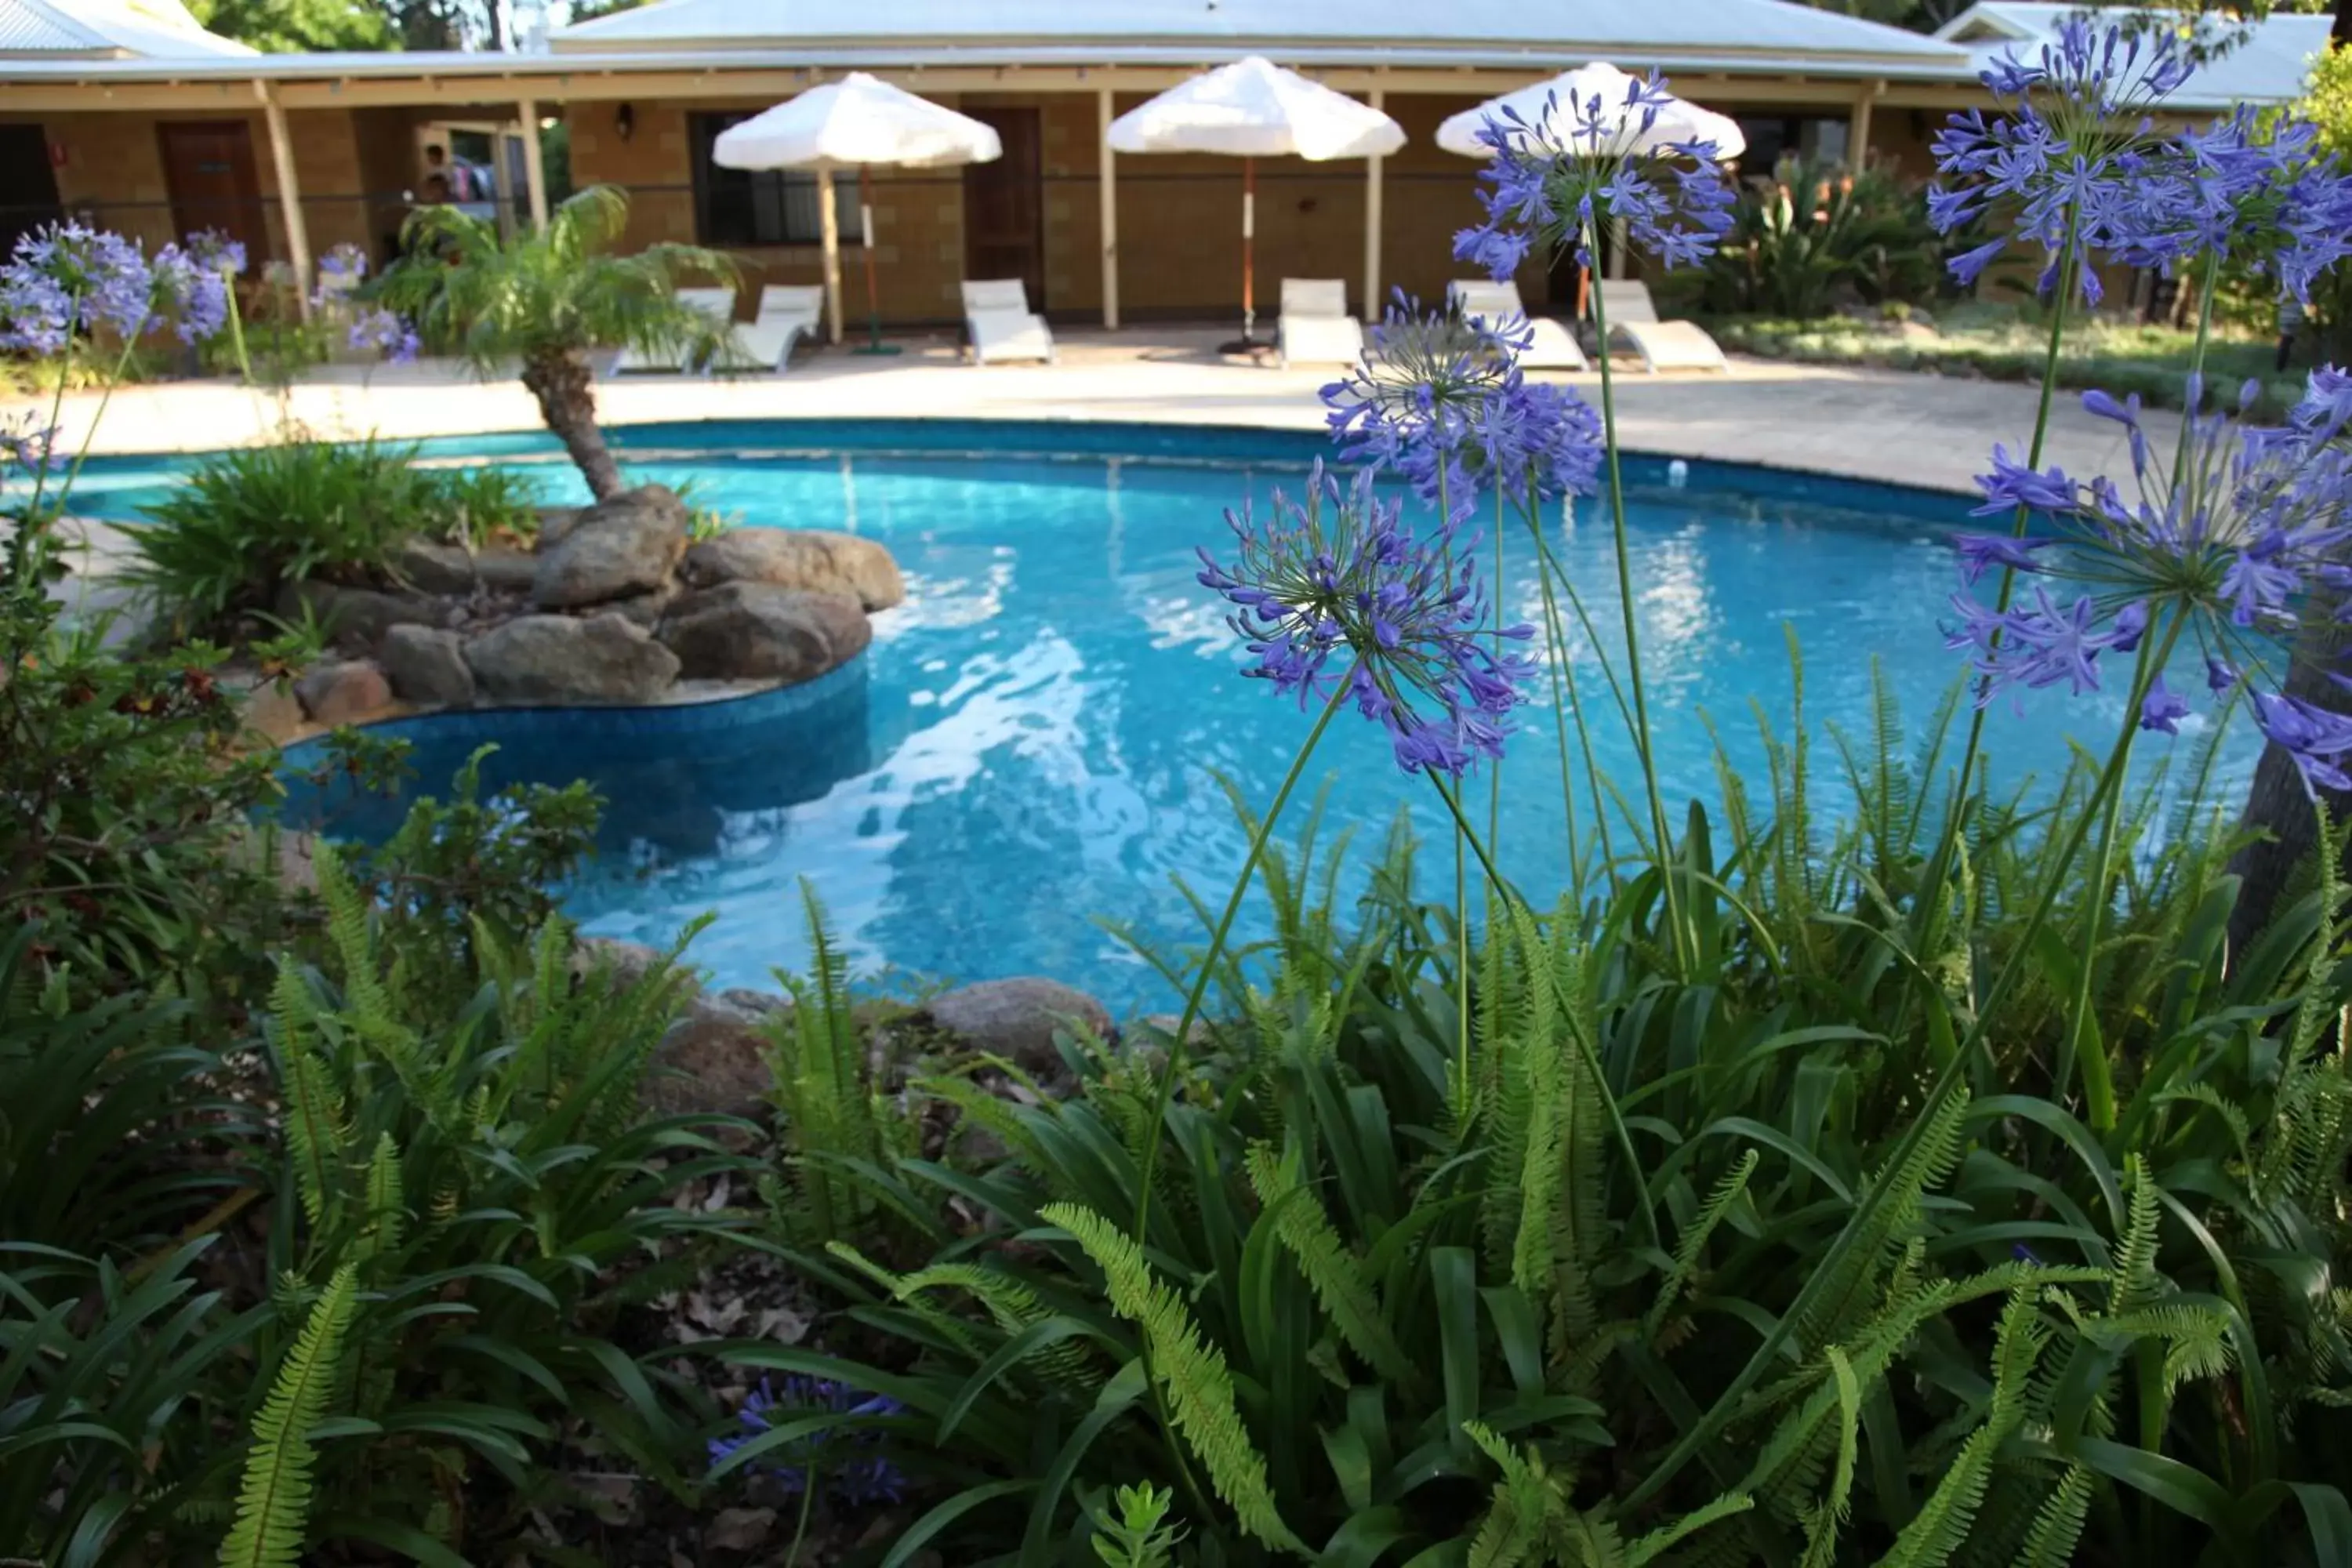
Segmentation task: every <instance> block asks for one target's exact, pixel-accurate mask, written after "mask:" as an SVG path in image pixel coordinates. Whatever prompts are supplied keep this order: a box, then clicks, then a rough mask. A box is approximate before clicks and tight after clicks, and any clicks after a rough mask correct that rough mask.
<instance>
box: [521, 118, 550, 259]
mask: <svg viewBox="0 0 2352 1568" xmlns="http://www.w3.org/2000/svg"><path fill="white" fill-rule="evenodd" d="M516 107H517V108H519V109H520V110H521V111H522V172H523V178H525V179H527V180H529V181H530V226H531V227H532V229H533V230H535V231H538V232H541V233H544V232H545V231H546V229H547V160H546V158H545V157H544V156H543V155H542V154H541V152H540V146H539V103H538V100H535V99H529V98H526V99H524V100H522V102H521V103H520V104H519V105H517V106H516Z"/></svg>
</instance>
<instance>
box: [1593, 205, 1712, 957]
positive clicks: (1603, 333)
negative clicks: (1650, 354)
mask: <svg viewBox="0 0 2352 1568" xmlns="http://www.w3.org/2000/svg"><path fill="white" fill-rule="evenodd" d="M1585 245H1586V249H1587V251H1588V253H1590V254H1592V255H1598V254H1599V253H1600V244H1599V238H1598V237H1597V236H1596V235H1594V234H1593V233H1592V231H1591V229H1590V228H1588V229H1587V230H1586V238H1585ZM1602 292H1603V291H1602V289H1601V285H1600V281H1599V279H1595V280H1594V282H1593V287H1592V329H1593V331H1595V332H1597V333H1599V334H1600V338H1601V353H1600V360H1601V436H1602V439H1603V444H1604V447H1605V449H1606V451H1607V454H1608V460H1609V521H1610V525H1611V527H1612V530H1613V531H1614V532H1615V537H1616V546H1617V598H1618V603H1619V605H1621V606H1622V609H1623V611H1624V616H1625V679H1626V684H1627V686H1628V687H1630V688H1631V689H1632V691H1633V744H1634V746H1635V747H1636V748H1637V749H1638V750H1639V751H1640V752H1641V755H1642V786H1643V790H1644V791H1646V792H1647V794H1648V796H1649V805H1650V832H1651V834H1652V836H1653V839H1652V842H1653V845H1654V853H1655V855H1656V857H1657V862H1658V880H1659V884H1660V886H1661V887H1662V888H1663V889H1664V891H1665V897H1666V923H1667V924H1668V925H1669V926H1670V927H1672V928H1673V931H1674V943H1675V966H1676V967H1677V968H1685V967H1687V965H1688V964H1689V962H1690V950H1691V943H1690V941H1689V939H1688V937H1687V936H1686V934H1685V931H1684V930H1683V919H1682V907H1681V906H1682V897H1681V893H1680V891H1679V890H1678V887H1677V883H1678V879H1677V878H1676V876H1675V868H1674V866H1673V864H1672V861H1673V858H1674V850H1673V846H1672V842H1671V840H1670V839H1669V838H1668V837H1667V834H1666V805H1665V801H1664V799H1663V798H1662V797H1661V796H1660V795H1659V794H1658V762H1657V753H1656V752H1654V750H1653V749H1652V748H1651V745H1650V705H1649V699H1648V697H1647V695H1646V694H1645V693H1644V691H1643V688H1642V641H1641V637H1642V634H1641V626H1640V619H1641V617H1640V616H1639V615H1638V614H1637V613H1636V606H1635V605H1634V603H1633V556H1632V552H1631V550H1630V548H1629V547H1628V545H1627V543H1626V541H1625V483H1624V477H1623V475H1622V473H1621V472H1620V471H1619V468H1618V462H1617V392H1616V382H1615V379H1614V378H1613V377H1612V375H1611V374H1610V370H1609V310H1608V307H1607V306H1606V305H1605V304H1604V303H1603V302H1602Z"/></svg>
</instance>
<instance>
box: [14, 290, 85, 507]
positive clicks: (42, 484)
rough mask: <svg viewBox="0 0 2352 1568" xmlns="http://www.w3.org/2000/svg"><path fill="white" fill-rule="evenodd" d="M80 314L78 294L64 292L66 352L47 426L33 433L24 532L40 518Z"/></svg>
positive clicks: (64, 399)
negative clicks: (36, 444)
mask: <svg viewBox="0 0 2352 1568" xmlns="http://www.w3.org/2000/svg"><path fill="white" fill-rule="evenodd" d="M80 314H81V295H80V294H79V293H71V294H68V295H67V296H66V352H65V355H64V357H63V358H61V359H59V360H58V389H57V391H56V392H54V393H52V394H51V395H50V396H49V421H48V426H47V428H46V429H44V430H41V431H39V432H37V434H38V435H39V436H40V437H41V464H40V467H39V468H37V469H35V470H34V473H33V500H32V504H31V505H29V506H27V507H26V509H25V517H24V521H22V522H21V523H20V524H18V526H19V527H20V528H22V529H23V530H24V531H26V534H28V535H29V534H30V533H31V532H32V531H33V529H34V528H35V527H36V526H37V524H38V523H39V521H40V516H41V498H42V497H43V496H45V495H47V493H48V488H49V452H50V447H51V444H52V443H53V442H54V441H55V440H56V438H57V433H58V420H59V419H61V418H62V417H64V415H65V406H66V384H67V383H68V382H69V381H71V380H72V379H73V363H74V333H73V322H74V320H75V318H77V317H78V316H79V315H80ZM83 439H84V440H85V441H87V440H88V439H89V437H83ZM60 504H62V503H60Z"/></svg>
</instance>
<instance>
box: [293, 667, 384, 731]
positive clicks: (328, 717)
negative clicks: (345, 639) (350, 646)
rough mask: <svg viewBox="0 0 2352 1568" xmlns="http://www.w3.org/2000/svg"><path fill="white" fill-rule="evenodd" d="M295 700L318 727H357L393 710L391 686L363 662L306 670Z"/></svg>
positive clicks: (298, 681) (376, 670) (379, 672)
mask: <svg viewBox="0 0 2352 1568" xmlns="http://www.w3.org/2000/svg"><path fill="white" fill-rule="evenodd" d="M294 696H295V699H296V700H298V701H299V702H300V703H301V704H302V711H303V712H305V713H308V714H309V715H310V721H311V722H312V723H315V724H352V723H356V722H358V721H360V720H362V719H365V718H367V717H369V716H370V715H371V714H374V713H379V712H381V711H383V710H384V709H386V708H389V707H391V706H392V686H391V683H390V682H388V681H386V680H385V679H384V678H383V670H381V669H378V668H376V667H375V666H374V665H373V664H370V663H369V662H368V661H367V660H366V659H363V658H355V659H350V660H346V661H344V662H342V663H340V664H321V665H316V666H313V667H312V668H310V669H307V670H304V671H303V672H302V678H301V679H299V680H297V681H296V682H295V683H294Z"/></svg>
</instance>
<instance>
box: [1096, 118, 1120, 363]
mask: <svg viewBox="0 0 2352 1568" xmlns="http://www.w3.org/2000/svg"><path fill="white" fill-rule="evenodd" d="M1111 107H1112V106H1111V98H1110V89H1108V88H1107V87H1106V88H1101V89H1097V91H1096V93H1095V153H1096V155H1097V157H1099V158H1100V159H1101V160H1102V162H1101V163H1100V164H1099V165H1098V166H1097V184H1099V186H1100V188H1101V192H1102V198H1101V199H1102V310H1103V325H1104V326H1106V327H1108V328H1111V329H1113V330H1117V328H1118V153H1113V152H1112V151H1111V150H1110V122H1111Z"/></svg>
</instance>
